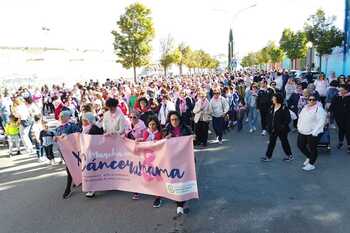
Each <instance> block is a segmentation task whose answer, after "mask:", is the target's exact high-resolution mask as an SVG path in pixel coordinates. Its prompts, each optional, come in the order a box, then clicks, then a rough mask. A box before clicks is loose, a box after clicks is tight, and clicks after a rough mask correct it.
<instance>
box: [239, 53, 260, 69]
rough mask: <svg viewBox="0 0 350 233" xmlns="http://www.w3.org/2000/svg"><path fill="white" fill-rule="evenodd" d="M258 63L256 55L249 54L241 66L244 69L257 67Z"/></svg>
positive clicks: (243, 59)
mask: <svg viewBox="0 0 350 233" xmlns="http://www.w3.org/2000/svg"><path fill="white" fill-rule="evenodd" d="M257 64H258V61H257V58H256V53H248V54H247V56H245V57H243V58H242V61H241V65H242V66H243V67H251V66H254V65H257Z"/></svg>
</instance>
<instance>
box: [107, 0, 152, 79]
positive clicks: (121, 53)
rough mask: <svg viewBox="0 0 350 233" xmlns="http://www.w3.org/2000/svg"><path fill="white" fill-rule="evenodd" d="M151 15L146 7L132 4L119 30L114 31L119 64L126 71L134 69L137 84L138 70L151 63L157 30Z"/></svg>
mask: <svg viewBox="0 0 350 233" xmlns="http://www.w3.org/2000/svg"><path fill="white" fill-rule="evenodd" d="M150 14H151V10H150V9H149V8H147V7H145V6H144V5H142V4H140V3H135V4H131V5H129V6H128V7H127V8H126V9H125V13H124V14H123V15H121V16H120V18H119V20H118V22H117V29H116V30H114V31H112V34H113V35H114V43H113V45H114V50H115V53H116V55H117V62H118V63H120V64H122V66H123V67H124V68H126V69H130V68H131V67H132V68H133V70H134V81H135V82H136V81H137V80H136V68H137V67H141V66H144V65H146V64H148V63H149V55H150V53H151V50H152V46H151V42H152V39H153V38H154V34H155V30H154V26H153V21H152V18H151V16H150Z"/></svg>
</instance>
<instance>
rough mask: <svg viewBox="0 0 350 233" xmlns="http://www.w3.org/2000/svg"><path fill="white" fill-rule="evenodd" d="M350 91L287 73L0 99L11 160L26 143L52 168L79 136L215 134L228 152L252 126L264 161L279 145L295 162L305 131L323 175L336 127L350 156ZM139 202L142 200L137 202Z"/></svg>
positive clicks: (22, 92)
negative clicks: (293, 139)
mask: <svg viewBox="0 0 350 233" xmlns="http://www.w3.org/2000/svg"><path fill="white" fill-rule="evenodd" d="M349 84H350V78H349V77H348V78H346V77H345V76H343V75H341V76H339V77H335V75H334V74H333V75H332V76H330V77H328V78H326V77H325V76H324V74H320V75H319V77H317V78H316V79H315V80H314V78H313V77H312V75H311V74H309V75H306V76H305V77H300V78H295V77H293V76H292V75H290V74H289V73H288V72H287V71H271V72H267V71H253V70H244V71H237V72H231V73H229V72H227V73H220V74H196V75H184V76H182V77H171V78H169V77H167V78H166V77H161V76H156V77H144V78H140V80H139V81H138V83H134V82H130V81H126V80H123V79H119V80H116V81H113V80H110V79H107V80H106V81H105V82H104V83H99V82H95V81H93V80H90V81H89V82H85V83H77V84H76V85H74V86H73V87H71V88H68V87H66V86H65V85H64V84H62V85H54V86H52V87H48V86H43V87H42V88H31V87H21V88H19V89H17V90H6V89H5V90H4V91H3V92H2V93H0V120H1V124H0V125H1V127H2V129H3V131H4V133H5V135H6V138H7V141H8V147H9V156H10V157H12V156H15V155H19V154H21V153H22V151H21V142H22V143H23V146H24V148H25V152H26V153H29V154H36V155H37V157H38V162H44V161H49V162H50V163H51V164H52V165H55V159H54V150H53V145H54V144H55V141H56V140H57V138H59V137H62V136H64V135H68V134H71V133H75V132H82V133H85V134H95V135H96V134H101V135H102V134H104V135H113V134H119V135H122V136H124V137H127V138H129V139H132V140H137V141H140V142H142V141H153V140H161V139H163V138H169V137H179V136H185V135H191V134H194V135H195V137H194V144H195V145H196V146H198V147H199V148H205V147H207V146H208V134H209V131H210V127H212V130H213V132H214V133H215V136H216V140H217V143H218V144H222V143H223V137H224V133H225V132H226V131H228V130H230V129H237V131H238V132H240V131H241V130H242V129H243V128H244V127H243V126H244V124H245V123H246V125H247V127H246V128H247V130H248V131H249V132H250V133H254V132H255V131H257V130H258V128H259V126H260V128H261V135H263V136H265V135H267V134H269V145H268V148H267V150H266V153H265V156H264V157H263V158H262V161H264V162H269V161H271V160H272V155H273V150H274V147H275V145H276V140H277V138H279V139H280V140H281V143H282V147H283V150H284V152H285V154H286V155H285V157H284V158H283V160H284V161H291V160H293V153H292V149H291V146H290V143H289V140H288V133H289V132H290V131H291V130H295V131H296V130H297V131H298V148H299V149H300V151H301V152H302V153H303V154H304V155H305V156H306V161H305V163H304V166H303V169H304V170H305V171H311V170H313V169H315V163H316V160H317V145H318V144H319V143H320V140H324V139H322V138H326V140H327V134H328V133H327V132H328V131H329V129H330V128H335V123H336V125H337V128H338V146H337V147H338V148H339V149H341V148H342V146H343V143H344V138H346V140H347V143H348V144H347V145H348V147H347V151H348V153H350V92H349ZM48 115H51V116H52V115H54V117H55V119H56V120H58V121H59V126H58V127H57V128H55V129H50V127H49V125H48V122H47V121H46V120H45V119H47V116H48ZM259 119H260V123H258V120H259ZM291 128H292V129H291ZM328 136H329V135H328ZM325 143H329V142H325ZM294 153H295V152H294ZM67 174H68V179H67V186H66V189H65V192H64V194H63V198H68V197H69V196H70V194H71V184H72V178H71V176H70V174H69V171H68V169H67ZM94 195H95V194H94V193H93V192H88V193H87V194H86V196H87V197H93V196H94ZM139 198H140V195H139V194H137V193H135V194H133V196H132V199H134V200H137V199H139ZM161 202H162V201H161V198H160V197H156V198H155V200H154V203H153V206H154V207H160V206H161ZM183 206H184V203H183V202H178V203H177V213H178V214H182V213H183Z"/></svg>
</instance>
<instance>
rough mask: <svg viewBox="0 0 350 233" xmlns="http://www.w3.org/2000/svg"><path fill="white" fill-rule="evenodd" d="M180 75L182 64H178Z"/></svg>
mask: <svg viewBox="0 0 350 233" xmlns="http://www.w3.org/2000/svg"><path fill="white" fill-rule="evenodd" d="M179 71H180V76H181V75H182V64H179Z"/></svg>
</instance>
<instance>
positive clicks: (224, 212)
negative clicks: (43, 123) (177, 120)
mask: <svg viewBox="0 0 350 233" xmlns="http://www.w3.org/2000/svg"><path fill="white" fill-rule="evenodd" d="M334 133H335V131H333V133H332V139H333V140H332V144H333V147H334V148H333V149H332V152H331V153H328V152H326V151H321V152H320V156H319V161H318V163H317V170H315V171H312V172H310V173H306V172H304V171H302V170H301V165H302V163H303V161H304V157H303V156H302V155H301V153H300V152H299V151H298V149H297V148H296V140H295V139H296V134H295V133H291V134H290V140H291V144H292V150H293V154H294V155H295V157H296V159H295V160H294V161H293V162H290V163H286V162H282V161H281V160H282V155H283V153H282V149H281V146H280V144H279V143H278V144H277V147H276V150H275V154H274V160H273V162H271V163H261V162H260V160H259V158H260V157H261V156H262V155H264V152H265V149H266V147H267V137H264V136H260V135H259V134H258V133H254V134H249V133H247V132H246V131H244V132H241V133H238V132H236V131H234V132H229V133H228V134H227V135H225V138H226V139H227V140H225V141H224V144H223V145H217V144H214V143H213V144H210V146H209V148H208V149H206V150H201V151H196V157H197V176H198V186H199V194H200V199H199V200H193V201H190V202H189V203H188V204H189V205H188V207H189V213H188V214H186V215H185V216H183V217H180V218H176V217H175V212H176V207H175V203H173V202H171V201H165V202H164V205H163V206H162V207H161V208H159V209H154V208H152V202H153V198H152V197H149V196H142V198H141V199H140V200H138V201H132V200H131V194H130V193H126V192H119V191H110V192H103V193H98V194H97V197H96V198H95V199H87V198H85V196H84V195H83V194H82V193H81V192H80V190H79V188H76V189H75V190H74V193H73V195H72V197H71V198H70V199H68V200H63V199H62V197H61V196H62V193H63V190H64V185H65V172H64V167H63V166H62V165H59V166H54V167H52V166H49V165H46V164H39V163H37V160H36V159H35V158H34V157H29V156H28V155H23V156H19V157H17V158H16V159H15V160H10V159H8V158H7V156H6V150H1V151H0V233H197V232H198V233H231V232H232V233H236V232H237V233H266V232H268V233H333V232H334V233H349V232H350V221H349V219H350V198H349V197H350V185H349V164H350V155H348V154H346V152H345V149H344V150H337V149H336V148H335V146H334V145H335V144H336V140H335V136H334Z"/></svg>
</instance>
